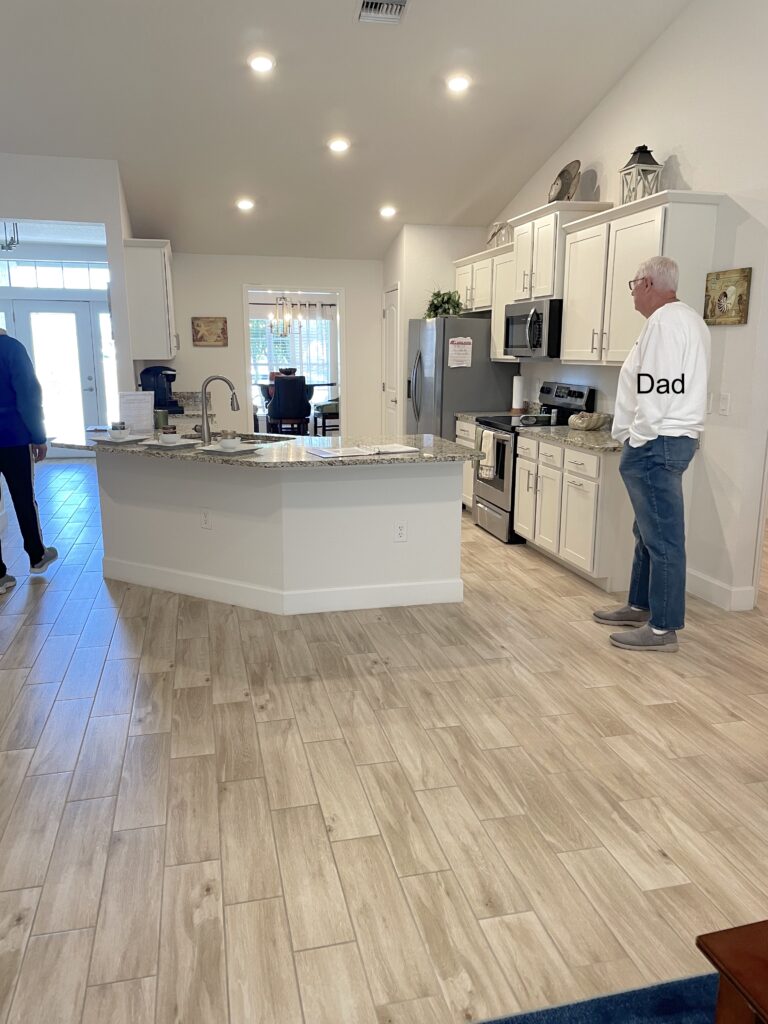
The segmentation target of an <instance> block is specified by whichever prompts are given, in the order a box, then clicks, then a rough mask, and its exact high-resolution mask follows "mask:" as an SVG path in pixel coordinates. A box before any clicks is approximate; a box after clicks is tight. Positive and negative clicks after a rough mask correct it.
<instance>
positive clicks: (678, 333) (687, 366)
mask: <svg viewBox="0 0 768 1024" xmlns="http://www.w3.org/2000/svg"><path fill="white" fill-rule="evenodd" d="M709 352H710V337H709V328H708V327H707V325H706V324H705V323H704V321H703V320H702V318H701V317H700V316H699V314H698V313H697V312H696V311H695V310H694V309H691V307H690V306H687V305H686V304H685V303H684V302H680V301H677V302H668V303H667V304H666V305H665V306H661V307H660V308H659V309H657V310H656V312H655V313H651V315H650V316H649V317H648V319H647V320H646V323H645V327H644V328H643V332H642V334H641V335H640V337H639V338H638V339H637V341H636V342H635V344H634V345H633V347H632V351H631V352H630V353H629V355H628V356H627V358H626V359H625V360H624V365H623V366H622V368H621V373H620V374H619V387H618V390H617V393H616V409H615V411H614V416H613V427H612V430H611V433H612V434H613V436H614V438H615V439H616V440H617V441H621V443H622V444H623V443H624V441H627V440H628V441H629V443H630V445H631V447H632V448H639V447H640V446H641V445H643V444H645V443H646V442H647V441H653V440H654V438H656V437H658V436H659V435H664V434H666V435H668V436H671V437H698V436H699V434H700V433H701V431H702V430H703V429H704V417H705V416H706V413H707V386H708V380H709ZM673 387H674V388H675V391H676V392H678V393H675V392H673V390H672V388H673ZM681 389H682V393H680V392H681Z"/></svg>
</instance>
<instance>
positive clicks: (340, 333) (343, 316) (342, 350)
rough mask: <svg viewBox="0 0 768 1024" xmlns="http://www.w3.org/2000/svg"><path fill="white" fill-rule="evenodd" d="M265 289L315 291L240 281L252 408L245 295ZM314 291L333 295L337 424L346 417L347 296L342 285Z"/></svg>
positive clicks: (245, 357) (310, 293)
mask: <svg viewBox="0 0 768 1024" xmlns="http://www.w3.org/2000/svg"><path fill="white" fill-rule="evenodd" d="M252 291H254V292H268V291H272V292H275V293H276V294H277V293H279V294H282V293H283V292H286V293H290V292H306V293H307V294H309V295H313V294H315V292H314V291H313V290H312V289H310V288H307V287H306V286H302V287H300V288H299V287H297V288H286V287H285V285H280V286H279V287H277V288H276V287H274V285H269V284H244V285H243V325H244V326H243V330H244V332H245V345H244V346H243V347H244V350H245V351H244V359H245V387H246V391H247V392H248V398H249V405H248V408H249V409H252V408H253V388H252V386H251V330H250V324H249V320H250V301H249V297H248V293H249V292H252ZM316 291H317V292H318V293H320V294H323V295H334V294H335V295H336V296H337V301H336V342H337V344H338V346H339V352H338V356H339V373H338V378H339V380H338V388H339V423H342V424H343V423H344V422H345V417H346V404H347V379H348V374H347V364H348V358H347V344H346V337H345V334H346V330H347V295H346V289H345V288H334V287H328V288H320V289H316ZM252 429H253V420H251V426H250V427H249V430H252Z"/></svg>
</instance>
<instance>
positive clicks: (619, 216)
mask: <svg viewBox="0 0 768 1024" xmlns="http://www.w3.org/2000/svg"><path fill="white" fill-rule="evenodd" d="M720 199H721V197H720V196H719V195H714V194H704V193H694V192H678V191H675V192H672V191H669V192H662V193H659V194H658V195H656V196H651V197H650V198H648V199H642V200H640V201H639V202H637V203H630V204H627V206H624V207H619V208H617V209H615V210H611V211H609V212H608V213H604V214H599V215H597V216H595V217H589V218H588V219H584V220H581V221H579V222H577V223H575V224H572V225H570V227H569V228H568V229H566V231H567V234H566V244H565V273H564V294H563V337H562V347H561V354H560V358H561V359H562V360H564V361H568V362H573V363H590V362H591V363H604V364H609V365H610V364H614V365H615V364H619V363H623V362H624V359H625V358H626V356H627V354H628V353H629V351H630V349H631V348H632V346H633V345H634V343H635V341H636V340H637V338H638V336H639V335H640V332H641V331H642V329H643V324H644V320H643V317H642V316H641V315H640V314H639V313H637V312H636V311H635V308H634V303H633V302H632V296H631V294H630V292H629V288H628V283H629V281H631V280H632V278H633V277H634V276H635V274H636V272H637V268H638V267H639V266H640V264H641V263H643V262H644V260H647V259H650V258H651V257H652V256H670V257H671V258H672V259H674V260H676V262H677V263H678V265H679V267H680V284H679V287H678V291H677V294H678V297H679V298H680V299H681V300H682V301H683V302H687V303H688V305H690V306H692V307H693V308H694V309H696V310H700V309H701V306H702V298H703V295H704V282H705V280H706V274H707V272H708V271H709V270H711V269H712V253H713V249H714V241H715V227H716V222H717V207H718V203H719V201H720Z"/></svg>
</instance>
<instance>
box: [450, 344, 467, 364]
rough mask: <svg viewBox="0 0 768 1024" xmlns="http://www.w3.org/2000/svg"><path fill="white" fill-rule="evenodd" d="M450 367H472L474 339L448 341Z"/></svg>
mask: <svg viewBox="0 0 768 1024" xmlns="http://www.w3.org/2000/svg"><path fill="white" fill-rule="evenodd" d="M448 365H449V366H471V365H472V339H471V338H449V339H448Z"/></svg>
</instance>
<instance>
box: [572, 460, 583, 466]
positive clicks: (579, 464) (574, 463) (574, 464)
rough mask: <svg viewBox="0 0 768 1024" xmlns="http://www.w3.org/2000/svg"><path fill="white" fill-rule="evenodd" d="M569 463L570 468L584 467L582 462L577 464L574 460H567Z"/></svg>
mask: <svg viewBox="0 0 768 1024" xmlns="http://www.w3.org/2000/svg"><path fill="white" fill-rule="evenodd" d="M569 462H570V464H571V465H572V466H583V465H584V463H583V462H577V461H576V459H569Z"/></svg>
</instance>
